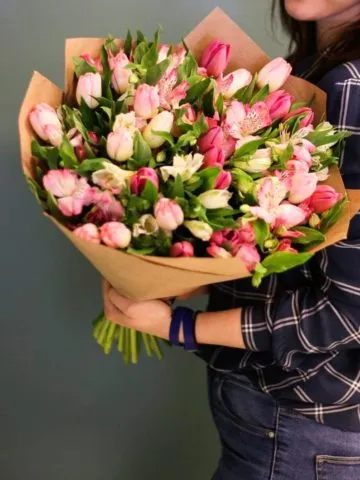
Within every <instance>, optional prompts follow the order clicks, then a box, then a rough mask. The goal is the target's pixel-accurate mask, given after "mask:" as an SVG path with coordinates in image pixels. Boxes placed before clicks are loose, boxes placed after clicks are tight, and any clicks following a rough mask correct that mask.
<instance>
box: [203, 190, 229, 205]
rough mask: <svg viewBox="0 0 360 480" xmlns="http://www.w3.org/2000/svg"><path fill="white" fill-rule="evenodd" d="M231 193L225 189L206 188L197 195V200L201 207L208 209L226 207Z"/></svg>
mask: <svg viewBox="0 0 360 480" xmlns="http://www.w3.org/2000/svg"><path fill="white" fill-rule="evenodd" d="M231 196H232V194H231V193H230V192H228V191H227V190H208V191H207V192H204V193H201V194H200V195H199V196H198V200H199V202H200V203H201V205H202V206H203V207H205V208H206V209H208V210H212V209H214V208H226V207H228V206H229V205H228V202H229V200H230V198H231Z"/></svg>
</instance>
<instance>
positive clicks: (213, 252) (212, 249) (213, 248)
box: [206, 243, 232, 258]
mask: <svg viewBox="0 0 360 480" xmlns="http://www.w3.org/2000/svg"><path fill="white" fill-rule="evenodd" d="M206 251H207V253H208V254H209V256H210V257H214V258H231V257H232V255H231V253H230V252H228V251H227V250H225V248H222V247H219V246H218V245H216V244H215V243H211V244H210V245H209V246H208V247H207V249H206Z"/></svg>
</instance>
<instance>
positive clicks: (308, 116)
mask: <svg viewBox="0 0 360 480" xmlns="http://www.w3.org/2000/svg"><path fill="white" fill-rule="evenodd" d="M299 115H304V118H303V119H302V120H301V121H300V125H299V128H306V127H309V126H310V125H312V124H313V122H314V116H315V114H314V112H313V110H312V109H311V108H309V107H302V108H297V109H296V110H293V111H292V112H289V113H288V114H287V115H285V117H284V118H283V121H284V122H285V121H286V120H289V118H294V117H298V116H299Z"/></svg>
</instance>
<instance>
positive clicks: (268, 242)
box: [264, 238, 279, 250]
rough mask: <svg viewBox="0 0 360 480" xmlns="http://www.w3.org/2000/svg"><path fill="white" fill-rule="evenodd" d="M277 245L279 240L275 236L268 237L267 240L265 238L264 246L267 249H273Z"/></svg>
mask: <svg viewBox="0 0 360 480" xmlns="http://www.w3.org/2000/svg"><path fill="white" fill-rule="evenodd" d="M278 245H279V240H278V239H277V238H270V239H269V240H265V242H264V247H265V248H266V249H267V250H274V248H277V247H278Z"/></svg>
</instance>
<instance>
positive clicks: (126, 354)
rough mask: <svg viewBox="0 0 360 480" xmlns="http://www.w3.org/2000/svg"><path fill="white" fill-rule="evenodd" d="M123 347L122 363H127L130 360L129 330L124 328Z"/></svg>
mask: <svg viewBox="0 0 360 480" xmlns="http://www.w3.org/2000/svg"><path fill="white" fill-rule="evenodd" d="M124 329H125V345H124V352H123V353H124V362H125V363H129V360H130V330H129V329H128V328H125V327H124Z"/></svg>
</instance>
